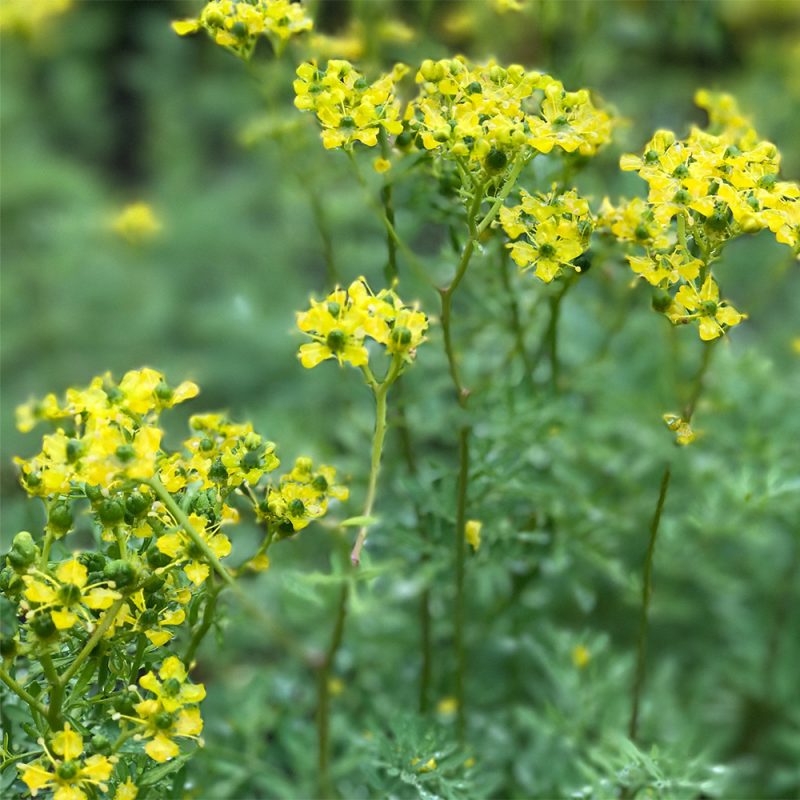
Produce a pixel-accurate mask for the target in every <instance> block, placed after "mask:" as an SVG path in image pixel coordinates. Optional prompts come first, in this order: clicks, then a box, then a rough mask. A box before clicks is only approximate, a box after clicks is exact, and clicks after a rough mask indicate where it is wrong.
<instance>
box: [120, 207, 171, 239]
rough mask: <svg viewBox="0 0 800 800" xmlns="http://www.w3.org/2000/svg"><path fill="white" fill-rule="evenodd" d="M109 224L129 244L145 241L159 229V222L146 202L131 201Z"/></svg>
mask: <svg viewBox="0 0 800 800" xmlns="http://www.w3.org/2000/svg"><path fill="white" fill-rule="evenodd" d="M111 225H112V228H113V229H114V231H115V232H116V233H117V234H119V235H120V236H121V237H122V238H123V239H125V240H126V241H127V242H129V243H130V244H141V243H142V242H146V241H148V240H150V239H152V238H153V237H154V236H155V235H156V234H157V233H158V232H159V231H160V230H161V223H160V222H159V220H158V218H157V217H156V215H155V212H154V211H153V209H152V207H151V206H149V205H148V204H147V203H131V204H130V205H127V206H125V208H123V209H122V211H120V212H119V214H118V215H117V216H116V217H115V218H114V220H113V221H112V223H111Z"/></svg>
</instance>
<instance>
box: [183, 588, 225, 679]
mask: <svg viewBox="0 0 800 800" xmlns="http://www.w3.org/2000/svg"><path fill="white" fill-rule="evenodd" d="M222 588H223V587H222V584H220V585H218V586H211V587H210V588H209V590H208V594H207V595H206V602H205V606H204V608H203V619H202V620H201V621H200V624H199V625H198V626H197V627H196V628H195V629H194V632H193V633H192V639H191V641H190V642H189V646H188V647H187V648H186V654H185V655H184V657H183V663H184V664H186V665H187V666H189V665H191V663H192V661H193V660H194V656H195V653H196V652H197V648H198V647H199V646H200V643H201V642H202V641H203V639H204V638H205V636H206V634H207V633H208V631H209V629H210V628H211V625H212V623H213V622H214V612H215V611H216V609H217V598H218V597H219V593H220V592H221V591H222Z"/></svg>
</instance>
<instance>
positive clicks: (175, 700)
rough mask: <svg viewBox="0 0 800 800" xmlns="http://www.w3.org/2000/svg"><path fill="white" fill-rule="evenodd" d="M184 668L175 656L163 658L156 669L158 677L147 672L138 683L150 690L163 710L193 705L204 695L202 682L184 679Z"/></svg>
mask: <svg viewBox="0 0 800 800" xmlns="http://www.w3.org/2000/svg"><path fill="white" fill-rule="evenodd" d="M186 677H187V673H186V668H185V667H184V666H183V662H182V661H181V660H180V659H179V658H176V657H175V656H170V657H169V658H167V659H165V660H164V663H163V664H162V665H161V669H160V670H159V671H158V678H160V679H161V680H159V679H158V678H156V676H155V674H154V673H153V672H147V673H146V674H145V675H143V676H142V677H141V678H140V679H139V685H140V686H141V687H142V688H143V689H147V691H148V692H152V693H153V694H154V695H155V696H156V699H157V700H158V701H159V702H160V703H161V707H162V708H163V709H164V710H165V711H177V710H178V709H179V708H183V706H186V705H195V704H197V703H199V702H201V701H202V700H203V699H204V698H205V696H206V690H205V687H204V686H203V684H202V683H190V682H188V681H187V680H186Z"/></svg>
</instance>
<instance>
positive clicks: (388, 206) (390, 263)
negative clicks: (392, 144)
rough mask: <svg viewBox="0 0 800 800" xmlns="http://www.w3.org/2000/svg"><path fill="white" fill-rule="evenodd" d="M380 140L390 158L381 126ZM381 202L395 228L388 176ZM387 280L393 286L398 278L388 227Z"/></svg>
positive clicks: (384, 152) (384, 181)
mask: <svg viewBox="0 0 800 800" xmlns="http://www.w3.org/2000/svg"><path fill="white" fill-rule="evenodd" d="M378 140H379V142H380V145H381V155H382V156H383V157H384V158H385V159H387V160H388V158H389V156H390V155H391V151H390V148H389V140H388V138H387V136H386V131H385V130H384V129H383V128H381V129H380V132H379V133H378ZM381 202H382V203H383V214H384V216H385V217H386V219H387V220H388V222H389V225H390V226H391V229H392V230H394V201H393V200H392V181H391V179H390V178H389V177H388V176H387V175H384V176H383V186H382V188H381ZM386 251H387V261H386V272H385V274H386V282H387V283H388V284H389V285H390V286H392V285H393V284H394V283H395V281H396V280H397V242H396V241H395V239H394V237H393V236H392V234H391V233H390V232H389V228H388V227H387V229H386Z"/></svg>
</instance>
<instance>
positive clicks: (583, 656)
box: [572, 644, 592, 669]
mask: <svg viewBox="0 0 800 800" xmlns="http://www.w3.org/2000/svg"><path fill="white" fill-rule="evenodd" d="M591 658H592V654H591V653H590V652H589V650H588V648H587V647H586V646H585V645H582V644H576V645H575V647H573V648H572V663H573V664H574V665H575V666H576V667H577V668H578V669H583V668H584V667H585V666H586V665H587V664H588V663H589V661H591Z"/></svg>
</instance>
